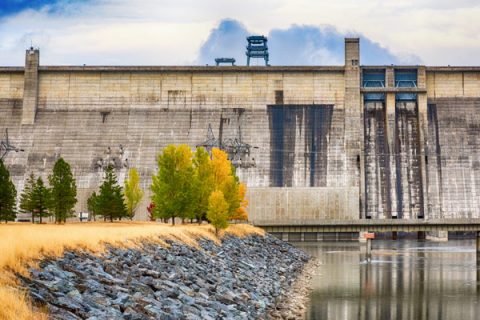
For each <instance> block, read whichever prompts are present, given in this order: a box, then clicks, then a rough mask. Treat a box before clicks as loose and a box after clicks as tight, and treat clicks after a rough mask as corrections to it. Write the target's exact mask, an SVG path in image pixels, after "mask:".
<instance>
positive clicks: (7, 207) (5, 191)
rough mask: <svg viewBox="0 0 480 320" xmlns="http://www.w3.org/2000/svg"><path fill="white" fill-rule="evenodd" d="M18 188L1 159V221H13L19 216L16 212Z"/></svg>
mask: <svg viewBox="0 0 480 320" xmlns="http://www.w3.org/2000/svg"><path fill="white" fill-rule="evenodd" d="M16 197H17V190H16V189H15V185H14V184H13V182H12V180H11V179H10V173H9V172H8V170H7V168H6V167H5V165H4V164H3V161H2V160H1V159H0V221H5V223H7V221H13V220H15V217H16V216H17V214H16V212H15V204H16Z"/></svg>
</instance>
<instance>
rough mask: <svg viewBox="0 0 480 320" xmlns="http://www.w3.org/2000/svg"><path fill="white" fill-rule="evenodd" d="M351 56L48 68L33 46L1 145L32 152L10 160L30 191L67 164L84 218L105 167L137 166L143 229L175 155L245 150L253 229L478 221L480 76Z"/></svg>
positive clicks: (14, 84) (13, 79)
mask: <svg viewBox="0 0 480 320" xmlns="http://www.w3.org/2000/svg"><path fill="white" fill-rule="evenodd" d="M345 48H346V50H345V52H346V53H345V65H344V66H305V67H301V66H300V67H288V66H271V67H241V66H228V67H225V66H194V67H176V66H172V67H167V66H165V67H163V66H152V67H136V66H131V67H129V66H122V67H116V66H42V65H41V64H40V63H39V61H40V54H39V52H38V50H33V49H30V50H27V53H26V54H27V55H26V65H25V67H24V68H23V67H0V134H1V135H3V134H4V132H5V130H6V129H8V134H9V142H10V143H11V144H12V145H14V146H15V147H17V148H20V149H23V150H24V151H23V152H9V153H8V154H6V156H5V157H4V161H5V163H6V165H7V167H8V168H9V170H10V172H11V174H12V177H13V180H14V183H15V185H16V186H17V189H18V191H19V194H20V191H21V190H22V189H23V187H24V183H25V181H26V179H27V177H28V176H29V174H30V173H31V172H33V173H34V174H36V175H40V176H42V177H43V178H44V179H46V178H47V176H48V174H49V173H50V172H51V169H52V167H53V164H54V162H55V160H56V159H57V158H58V157H60V156H61V157H63V158H64V159H65V160H66V161H68V162H69V163H70V164H71V166H72V170H73V173H74V175H75V177H76V179H77V186H78V194H79V196H78V200H79V202H78V204H77V206H76V208H75V210H76V211H77V212H79V211H87V204H86V199H87V198H88V197H89V195H90V194H91V193H92V192H93V191H94V190H96V189H97V188H98V186H99V184H100V183H101V181H102V177H103V169H104V167H105V166H106V165H108V164H113V165H114V166H115V168H116V170H117V174H118V176H119V179H120V180H121V181H123V180H124V179H125V176H126V173H127V171H128V169H129V168H131V167H135V168H137V169H138V171H139V173H140V175H141V183H142V187H143V188H144V189H145V190H146V191H147V193H146V197H145V199H144V203H142V204H141V206H140V208H139V210H138V216H137V219H145V218H146V207H147V205H148V203H149V186H150V183H151V176H152V174H154V173H155V172H156V170H157V166H156V155H157V154H158V153H159V152H161V150H162V149H163V148H164V147H165V146H167V145H168V144H172V143H173V144H180V143H186V144H189V145H190V146H192V147H195V146H199V145H204V144H205V142H206V141H207V140H209V139H215V140H216V141H220V142H222V143H228V142H232V141H237V142H238V141H240V142H241V143H243V144H248V145H249V151H248V152H247V153H242V154H240V153H232V152H230V157H231V159H232V161H233V163H234V165H235V166H236V167H237V173H238V175H239V176H240V179H241V180H242V181H244V182H245V183H246V184H247V186H248V189H249V191H248V197H249V200H250V206H249V215H250V219H251V221H252V222H253V223H255V221H260V220H261V221H266V220H275V221H285V222H286V223H288V221H293V220H297V221H298V220H315V219H347V220H348V219H358V218H359V217H360V218H385V219H390V218H397V219H423V218H430V217H431V218H442V217H457V218H461V217H480V212H479V209H478V208H479V207H480V206H479V205H480V172H479V170H480V156H479V154H480V145H479V144H480V142H479V140H478V136H479V128H480V116H478V110H479V108H480V68H476V67H465V68H461V67H423V66H375V67H370V66H361V65H360V56H359V41H358V39H346V43H345ZM412 70H414V71H415V72H414V74H415V83H414V84H415V85H414V86H413V85H412V86H410V84H409V83H410V82H409V81H413V80H408V79H409V78H408V77H409V76H410V75H411V74H413V73H412ZM372 72H373V74H377V75H378V74H380V75H381V74H383V77H384V79H383V83H380V84H381V85H378V86H377V85H373V86H372V85H371V84H372V83H371V82H370V83H369V82H368V81H367V80H366V79H368V77H369V76H368V75H369V74H371V73H372ZM400 75H402V76H404V78H402V77H400V78H398V79H397V77H399V76H400ZM405 77H406V78H405ZM405 79H407V80H405ZM379 81H380V80H379ZM377 82H378V81H377ZM380 82H381V81H380ZM412 83H413V82H412ZM230 151H231V150H230Z"/></svg>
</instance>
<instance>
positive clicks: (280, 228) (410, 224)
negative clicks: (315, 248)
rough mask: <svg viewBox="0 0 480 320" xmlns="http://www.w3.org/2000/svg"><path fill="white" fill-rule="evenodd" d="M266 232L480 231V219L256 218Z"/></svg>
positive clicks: (258, 225) (256, 222) (258, 224)
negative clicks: (282, 219)
mask: <svg viewBox="0 0 480 320" xmlns="http://www.w3.org/2000/svg"><path fill="white" fill-rule="evenodd" d="M254 225H255V226H257V227H261V228H263V229H265V230H266V231H267V232H362V231H369V232H416V231H463V232H467V231H480V219H434V220H427V219H357V220H291V221H288V222H285V221H268V220H263V221H262V220H257V221H254Z"/></svg>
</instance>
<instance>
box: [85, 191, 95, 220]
mask: <svg viewBox="0 0 480 320" xmlns="http://www.w3.org/2000/svg"><path fill="white" fill-rule="evenodd" d="M97 199H98V196H97V193H96V192H95V191H94V192H93V193H92V194H91V195H90V197H89V198H88V200H87V208H88V211H89V212H90V216H92V217H93V221H95V220H96V219H95V217H96V215H97V211H98V209H97Z"/></svg>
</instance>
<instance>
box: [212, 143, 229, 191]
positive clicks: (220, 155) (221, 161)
mask: <svg viewBox="0 0 480 320" xmlns="http://www.w3.org/2000/svg"><path fill="white" fill-rule="evenodd" d="M212 167H213V178H214V184H215V186H216V187H217V189H218V187H219V186H221V185H222V184H224V183H225V180H226V179H227V177H228V176H231V175H232V164H231V163H230V160H228V155H227V153H226V152H225V151H222V150H220V149H218V148H213V149H212Z"/></svg>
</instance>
